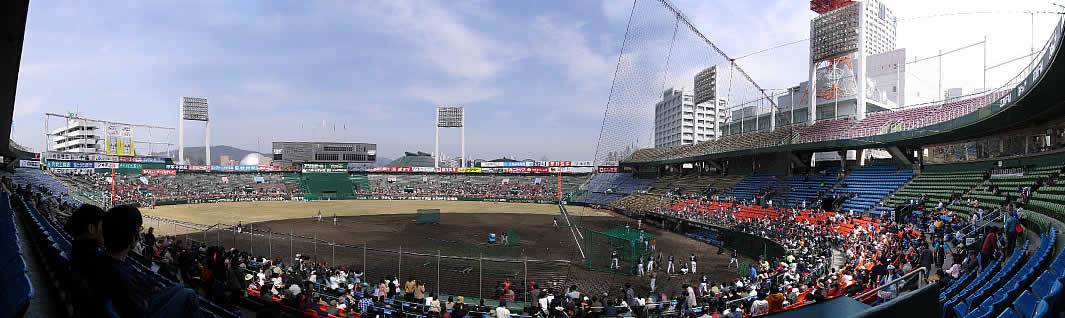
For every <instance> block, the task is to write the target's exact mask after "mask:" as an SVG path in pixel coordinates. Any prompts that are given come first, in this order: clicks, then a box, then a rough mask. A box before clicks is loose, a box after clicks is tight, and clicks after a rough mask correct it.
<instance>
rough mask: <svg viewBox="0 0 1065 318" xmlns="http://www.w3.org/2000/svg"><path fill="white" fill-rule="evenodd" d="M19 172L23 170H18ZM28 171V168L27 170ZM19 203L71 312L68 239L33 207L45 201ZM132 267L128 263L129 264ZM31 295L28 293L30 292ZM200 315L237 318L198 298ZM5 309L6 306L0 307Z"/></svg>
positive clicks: (24, 177) (25, 177)
mask: <svg viewBox="0 0 1065 318" xmlns="http://www.w3.org/2000/svg"><path fill="white" fill-rule="evenodd" d="M19 170H20V171H18V172H22V171H21V170H24V169H19ZM29 170H32V169H29ZM13 179H14V180H15V182H16V183H27V182H40V183H30V184H32V185H34V186H37V185H39V184H41V185H50V186H51V187H55V185H58V182H57V181H55V180H54V179H51V177H49V176H48V175H43V176H42V175H38V174H35V173H16V174H15V175H14V176H13ZM20 201H21V204H20V205H19V206H18V207H17V209H18V210H21V211H22V212H21V213H20V214H21V215H23V221H22V223H23V224H26V225H27V228H28V230H29V233H27V236H29V237H30V238H31V239H32V240H33V241H34V242H35V243H34V245H35V246H36V247H37V249H36V253H37V255H38V258H40V259H41V260H42V263H43V265H44V272H46V273H47V275H48V276H49V277H48V279H47V281H49V282H51V283H52V285H53V286H52V287H54V288H56V290H58V291H59V292H58V296H59V298H60V300H61V301H63V302H64V303H65V306H66V310H67V311H68V312H73V303H74V302H75V301H78V299H75V298H76V297H75V295H76V294H77V292H79V291H81V289H82V287H81V285H80V284H77V283H75V282H74V281H73V278H72V277H71V276H70V255H71V250H72V249H73V245H72V244H71V238H70V236H69V235H68V234H67V233H66V232H65V231H63V230H61V229H60V228H58V227H56V225H55V224H56V223H53V221H52V220H51V219H54V218H55V215H54V212H49V213H48V216H46V215H45V213H42V212H41V211H40V210H39V209H38V207H37V206H35V205H38V206H44V207H49V206H50V205H49V204H48V202H36V203H33V204H31V202H29V201H30V199H26V198H22V199H20ZM131 264H132V263H131ZM139 265H141V266H139V268H138V269H139V270H140V271H141V272H144V273H152V270H151V269H150V268H149V267H147V266H145V265H144V264H139ZM152 277H153V278H154V279H152V280H151V281H148V282H146V283H150V284H153V286H156V287H160V288H163V287H169V286H172V285H174V284H175V283H174V282H172V281H168V280H165V279H162V277H161V276H158V275H154V276H152ZM31 295H32V293H31ZM199 301H200V305H201V306H200V312H201V314H202V315H203V316H205V317H218V318H224V317H239V315H238V314H237V313H234V312H231V311H229V310H225V309H223V308H221V307H219V306H217V305H215V304H214V303H212V302H210V301H208V300H207V299H205V298H202V297H200V299H199ZM4 308H6V307H4Z"/></svg>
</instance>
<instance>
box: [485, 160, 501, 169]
mask: <svg viewBox="0 0 1065 318" xmlns="http://www.w3.org/2000/svg"><path fill="white" fill-rule="evenodd" d="M502 166H503V163H502V162H489V161H485V162H482V163H481V168H498V167H502Z"/></svg>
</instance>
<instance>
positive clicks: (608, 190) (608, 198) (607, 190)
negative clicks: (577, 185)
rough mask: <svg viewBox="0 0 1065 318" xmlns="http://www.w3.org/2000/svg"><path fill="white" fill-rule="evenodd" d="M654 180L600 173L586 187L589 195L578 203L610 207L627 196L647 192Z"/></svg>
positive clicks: (627, 174) (628, 175) (622, 174)
mask: <svg viewBox="0 0 1065 318" xmlns="http://www.w3.org/2000/svg"><path fill="white" fill-rule="evenodd" d="M654 181H655V180H654V179H650V178H638V177H636V176H634V175H633V174H631V173H599V174H595V175H593V176H592V178H591V179H590V180H588V183H587V184H585V185H584V190H586V191H588V194H587V195H585V196H584V197H583V198H581V199H579V200H578V201H576V202H580V203H585V204H594V205H603V206H606V205H610V204H611V203H613V202H614V201H617V200H618V199H621V198H623V197H625V196H626V195H629V194H633V193H638V192H641V191H647V189H648V188H649V187H650V186H651V184H652V183H654Z"/></svg>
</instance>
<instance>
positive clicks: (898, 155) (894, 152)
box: [887, 146, 913, 167]
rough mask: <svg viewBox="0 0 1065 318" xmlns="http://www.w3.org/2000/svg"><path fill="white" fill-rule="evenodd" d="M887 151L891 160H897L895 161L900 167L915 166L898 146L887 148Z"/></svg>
mask: <svg viewBox="0 0 1065 318" xmlns="http://www.w3.org/2000/svg"><path fill="white" fill-rule="evenodd" d="M887 151H888V153H890V154H891V158H893V159H895V161H898V162H899V165H900V166H902V167H910V166H913V162H912V161H910V158H908V157H906V153H904V152H902V150H900V149H899V147H898V146H891V147H887Z"/></svg>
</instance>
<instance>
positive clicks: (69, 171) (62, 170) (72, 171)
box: [48, 168, 93, 174]
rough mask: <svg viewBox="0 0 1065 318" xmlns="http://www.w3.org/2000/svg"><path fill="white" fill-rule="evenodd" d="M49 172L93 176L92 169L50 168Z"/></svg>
mask: <svg viewBox="0 0 1065 318" xmlns="http://www.w3.org/2000/svg"><path fill="white" fill-rule="evenodd" d="M48 170H49V171H52V172H55V173H61V174H92V172H93V171H92V169H86V168H48Z"/></svg>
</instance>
